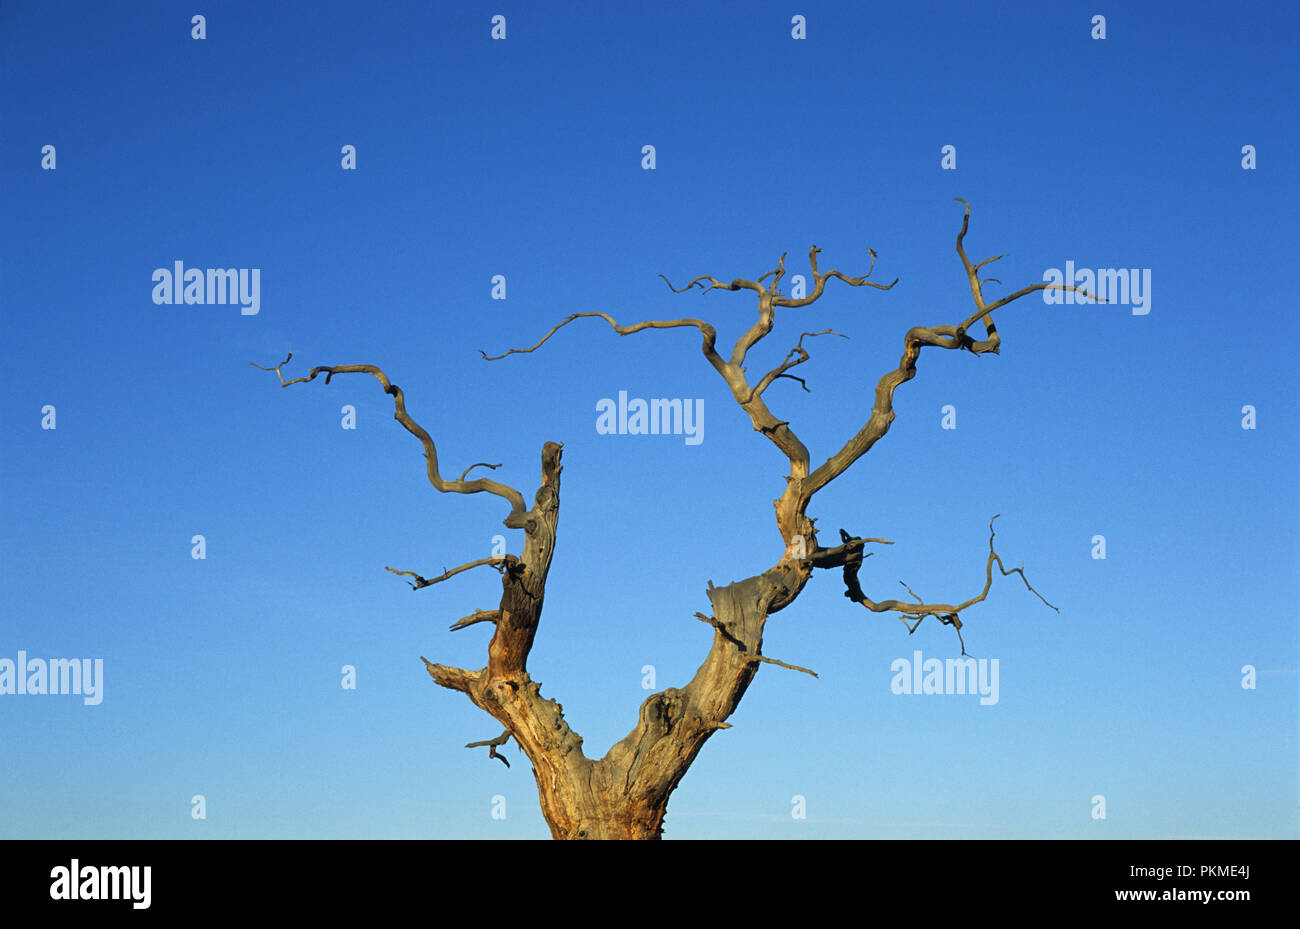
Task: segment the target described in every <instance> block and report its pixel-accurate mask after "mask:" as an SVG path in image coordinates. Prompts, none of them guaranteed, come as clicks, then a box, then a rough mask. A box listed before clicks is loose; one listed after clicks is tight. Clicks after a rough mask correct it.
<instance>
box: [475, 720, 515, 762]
mask: <svg viewBox="0 0 1300 929" xmlns="http://www.w3.org/2000/svg"><path fill="white" fill-rule="evenodd" d="M508 741H510V730H509V729H507V730H506V731H505V732H503V733H501V734H500V735H499V736H497V737H496V738H495V739H487V740H486V741H483V742H469V743H467V744H466V745H465V747H466V748H482V747H483V746H484V745H486V746H487V747H488V757H489V758H496V759H499V760H500V762H501V763H502V764H503V765H505V766H506V767H507V768H508V767H510V762H509V761H507V760H506V756H505V755H498V754H497V748H498V746H501V745H505V744H506V743H507V742H508Z"/></svg>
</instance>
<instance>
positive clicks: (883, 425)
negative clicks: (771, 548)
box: [801, 198, 1096, 504]
mask: <svg viewBox="0 0 1300 929" xmlns="http://www.w3.org/2000/svg"><path fill="white" fill-rule="evenodd" d="M957 199H958V200H959V201H960V202H961V203H963V204H965V207H966V209H965V213H964V214H963V216H962V223H961V231H960V232H958V233H957V255H958V256H959V257H960V258H961V263H962V267H963V268H965V270H966V274H967V277H968V279H969V282H970V288H971V296H972V298H973V299H974V301H975V306H976V311H975V313H974V314H973V315H972V316H970V317H968V318H967V319H965V320H964V321H963V322H961V323H960V324H959V325H956V326H947V325H945V326H913V327H912V328H911V329H909V330H908V331H907V334H906V335H905V336H904V337H903V357H902V359H901V360H900V361H899V363H898V367H897V368H895V369H894V370H893V371H889V372H887V373H885V374H884V375H883V376H882V377H881V378H880V380H879V381H878V382H877V384H876V393H875V403H874V405H873V406H872V409H871V415H870V417H869V418H868V419H867V422H866V424H865V425H864V426H863V427H862V428H861V429H859V430H858V432H857V434H855V435H854V436H853V437H852V438H850V439H849V440H848V441H847V442H845V443H844V445H843V447H842V448H840V450H839V451H838V452H836V453H835V454H834V455H832V456H831V457H830V458H828V459H826V461H825V462H824V463H823V464H822V465H821V466H820V467H818V468H817V469H816V470H815V471H814V472H813V473H812V474H811V475H810V476H809V478H808V480H807V481H805V482H804V484H803V487H802V489H801V491H802V499H803V501H804V503H805V504H806V503H807V501H808V500H810V499H811V498H812V496H813V494H815V493H817V491H819V490H821V489H822V488H823V487H825V486H826V485H827V484H829V483H830V482H831V481H833V480H834V479H835V478H837V477H839V476H840V475H841V474H843V473H844V472H845V471H846V470H848V468H849V467H850V466H851V465H852V464H853V463H854V462H855V461H857V460H858V459H859V458H861V457H862V456H863V455H865V454H866V453H867V452H868V451H870V450H871V447H872V446H873V445H875V444H876V442H877V441H879V440H880V438H881V437H883V436H884V435H885V433H887V432H888V431H889V427H890V426H891V425H892V424H893V422H894V418H895V414H894V391H895V390H896V389H897V388H898V386H899V385H900V384H903V383H905V382H907V381H910V380H911V379H912V378H913V377H915V376H916V362H917V359H918V358H919V357H920V354H921V349H922V348H926V347H935V348H944V349H964V350H966V351H969V352H971V353H972V354H976V355H980V354H985V353H993V354H996V353H997V352H998V351H999V347H1000V345H1001V339H1000V338H999V336H998V333H997V329H996V327H995V326H994V324H993V317H992V315H991V314H992V313H993V311H994V310H997V309H1000V308H1002V307H1004V306H1006V305H1007V304H1009V303H1011V302H1013V301H1015V300H1018V299H1020V298H1021V297H1023V296H1025V295H1026V294H1030V293H1034V292H1035V291H1039V290H1052V289H1061V290H1074V291H1078V292H1080V293H1083V294H1084V295H1085V296H1088V297H1092V296H1093V295H1092V294H1089V293H1087V292H1086V291H1084V290H1082V289H1081V288H1078V287H1075V286H1073V285H1070V286H1068V287H1064V286H1061V285H1056V284H1034V285H1032V286H1029V287H1025V288H1022V289H1021V290H1018V291H1016V292H1015V293H1013V294H1011V295H1009V296H1006V297H1003V298H1002V299H1000V300H997V301H995V302H994V303H991V304H986V303H985V302H984V295H983V292H982V290H981V285H980V281H979V277H978V270H979V268H981V267H983V266H984V265H986V264H988V263H989V262H991V261H996V260H997V258H1001V257H1003V256H1001V255H999V256H997V258H989V259H985V260H984V261H982V262H980V263H979V264H978V265H972V264H971V262H970V259H969V258H967V257H966V248H965V238H966V231H967V228H968V226H969V224H970V204H968V203H966V201H965V200H961V198H957ZM1093 299H1096V298H1095V297H1094V298H1093ZM977 320H983V322H984V329H985V332H986V335H987V338H986V339H984V340H981V341H976V340H974V339H972V338H971V337H970V336H968V335H967V334H966V330H967V329H968V328H969V327H970V326H971V325H973V324H974V323H975V322H976V321H977Z"/></svg>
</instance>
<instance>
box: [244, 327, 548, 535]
mask: <svg viewBox="0 0 1300 929" xmlns="http://www.w3.org/2000/svg"><path fill="white" fill-rule="evenodd" d="M292 358H293V352H290V353H289V354H288V356H287V357H286V358H285V359H284V361H282V362H280V363H279V364H278V365H276V366H275V367H274V368H267V367H263V366H262V365H259V364H256V363H255V362H249V364H250V365H252V366H253V367H254V368H258V369H260V370H262V371H274V372H275V373H276V376H277V377H278V378H279V379H280V386H281V387H288V386H289V385H290V384H300V383H306V382H308V381H313V380H315V379H316V377H317V375H319V374H321V373H322V372H323V373H324V374H325V383H326V384H328V383H329V382H330V379H331V378H332V377H334V375H336V374H369V375H372V376H373V377H374V378H375V379H376V380H377V381H379V383H380V384H382V385H383V388H384V393H386V394H390V395H391V396H392V398H393V406H394V413H393V418H394V419H396V420H397V421H398V422H399V423H401V424H402V425H403V426H404V427H405V428H406V431H407V432H409V433H411V435H413V436H415V437H416V438H417V439H419V440H420V444H421V445H423V446H424V457H425V459H426V460H427V462H428V465H427V471H428V475H429V483H430V484H432V485H433V487H434V489H435V490H437V491H439V492H440V493H457V494H477V493H490V494H495V495H496V496H498V497H501V498H502V499H504V500H506V501H507V502H508V503H509V504H510V515H509V516H507V517H506V519H505V525H506V526H508V527H510V528H513V529H518V528H521V525H520V520H521V519H522V517H523V515H524V513H525V511H526V510H527V509H528V508H527V507H526V506H525V505H524V497H523V494H521V493H520V492H519V491H517V490H515V489H514V488H513V487H509V486H507V485H505V484H501V483H498V482H497V481H493V480H489V479H488V478H485V477H481V478H479V479H478V480H474V481H466V480H464V479H463V478H464V475H461V477H462V479H461V480H458V481H445V480H443V479H442V475H441V474H439V472H438V449H437V448H436V447H435V446H434V444H433V439H432V438H430V437H429V433H428V432H426V431H425V430H424V427H423V426H421V425H420V424H419V423H417V422H416V421H415V420H413V419H412V418H411V417H410V415H408V414H407V412H406V398H405V397H404V396H403V394H402V389H401V388H400V387H398V386H397V385H396V384H394V383H392V382H391V381H390V380H389V379H388V375H387V374H385V373H384V372H383V371H382V370H380V369H379V368H378V367H376V366H375V365H366V364H358V365H333V366H322V367H316V368H312V369H311V371H310V372H308V374H307V376H306V377H295V378H293V379H292V380H288V381H286V380H285V379H284V373H283V372H282V371H281V370H280V369H281V368H283V367H284V366H285V365H286V364H288V363H289V361H290V359H292ZM468 473H469V469H468V468H467V469H466V470H465V474H468Z"/></svg>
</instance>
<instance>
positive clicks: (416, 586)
mask: <svg viewBox="0 0 1300 929" xmlns="http://www.w3.org/2000/svg"><path fill="white" fill-rule="evenodd" d="M518 561H519V559H518V558H516V557H515V556H514V555H492V556H490V557H488V558H480V559H479V560H478V561H471V562H469V563H468V564H463V565H461V566H460V567H459V568H452V569H451V570H450V571H446V570H444V571H443V573H442V574H439V575H438V576H437V577H434V578H428V579H425V578H423V577H420V575H418V574H416V573H415V572H414V571H398V570H396V569H395V568H390V567H388V565H384V570H385V571H388V572H391V573H393V574H404V575H406V576H407V577H413V578H415V582H414V583H412V584H411V589H412V590H420V589H422V588H425V587H432V586H433V585H434V584H438V583H441V582H442V581H445V580H447V578H449V577H455V576H456V575H457V574H460V573H461V572H462V571H468V570H469V569H470V568H477V567H480V566H481V565H485V564H490V565H494V566H495V567H496V569H497V570H498V571H502V570H504V569H505V568H506V567H507V566H509V565H512V564H514V563H517V562H518Z"/></svg>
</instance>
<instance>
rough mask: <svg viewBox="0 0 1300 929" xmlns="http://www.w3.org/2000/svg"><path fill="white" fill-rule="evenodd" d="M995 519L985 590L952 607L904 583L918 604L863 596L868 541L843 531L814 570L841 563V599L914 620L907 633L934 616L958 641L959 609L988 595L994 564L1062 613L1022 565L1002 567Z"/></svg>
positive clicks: (963, 646) (873, 610) (990, 531)
mask: <svg viewBox="0 0 1300 929" xmlns="http://www.w3.org/2000/svg"><path fill="white" fill-rule="evenodd" d="M997 518H998V517H997V516H996V515H995V516H994V517H993V519H990V520H989V557H988V563H987V564H986V565H985V573H984V589H983V590H981V591H980V592H979V593H978V594H976V595H975V596H974V597H971V598H970V599H969V600H966V601H964V602H963V603H961V604H958V605H957V606H952V605H951V604H947V603H924V602H920V601H921V598H920V597H918V596H917V594H916V592H915V591H913V590H912V588H911V587H908V586H907V584H905V583H903V582H902V581H900V582H899V583H900V584H903V587H905V588H907V591H908V593H910V594H911V595H912V596H913V597H916V599H917V601H918V602H917V603H904V602H902V601H899V600H881V601H879V602H877V601H875V600H872V599H871V598H870V597H868V596H867V595H866V594H865V593H863V591H862V586H861V584H860V583H859V581H858V569H859V568H861V567H862V550H861V545H862V543H864V542H866V541H867V540H865V539H855V538H853V537H851V536H850V535H849V534H848V533H847V532H845V531H844V530H843V529H841V530H840V538H842V539H843V540H844V543H845V544H844V545H842V546H839V547H838V548H836V549H834V550H831V549H823V550H821V551H822V552H825V553H826V555H827V556H828V557H825V558H823V559H821V560H820V562H819V561H818V560H817V559H814V562H813V564H814V567H827V568H828V567H833V566H834V565H835V564H836V562H837V561H838V563H839V564H842V565H843V567H844V587H845V591H844V596H845V597H847V598H848V599H850V600H852V601H853V602H854V603H860V604H862V606H864V607H865V608H866V609H868V610H870V611H872V612H873V613H888V612H894V613H901V614H903V616H915V617H917V622H916V624H915V625H908V623H907V621H906V619H904V620H903V625H905V626H908V630H907V631H908V632H909V633H912V632H915V631H916V627H917V626H919V625H920V621H921V619H924V618H925V617H926V616H936V617H938V619H939V621H940V622H941V623H943V624H944V625H946V626H952V627H953V628H954V629H956V630H957V634H958V638H960V637H961V628H962V622H961V612H962V610H965V609H966V608H967V607H970V606H973V605H974V604H976V603H980V602H982V601H983V600H984V598H985V597H987V596H988V593H989V588H991V587H992V586H993V565H994V564H995V563H996V564H997V566H998V570H999V571H1001V572H1002V576H1003V577H1006V576H1007V575H1010V574H1019V575H1020V579H1021V580H1022V581H1024V584H1025V587H1026V588H1027V589H1028V590H1029V591H1030V592H1031V593H1033V594H1034V596H1036V597H1038V599H1039V600H1042V601H1043V603H1045V604H1046V605H1047V606H1049V607H1051V608H1052V609H1053V610H1056V612H1058V613H1059V612H1061V611H1060V610H1059V609H1057V608H1056V607H1055V606H1052V604H1050V603H1048V602H1047V600H1046V598H1045V597H1043V595H1042V594H1040V593H1039V592H1038V591H1037V590H1035V589H1034V588H1033V586H1032V585H1031V584H1030V583H1029V579H1028V578H1027V577H1025V572H1024V566H1023V565H1022V566H1021V567H1019V568H1011V569H1010V570H1008V569H1007V568H1006V567H1005V566H1004V565H1003V564H1002V558H1001V556H999V555H998V553H997V552H996V551H995V550H994V548H993V538H994V536H995V534H996V533H995V531H994V529H993V521H994V520H996V519H997ZM814 554H817V553H814ZM832 554H833V555H834V557H830V556H832ZM899 618H900V619H902V618H903V617H902V616H900V617H899ZM965 652H966V643H965V642H962V653H963V654H965Z"/></svg>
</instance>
